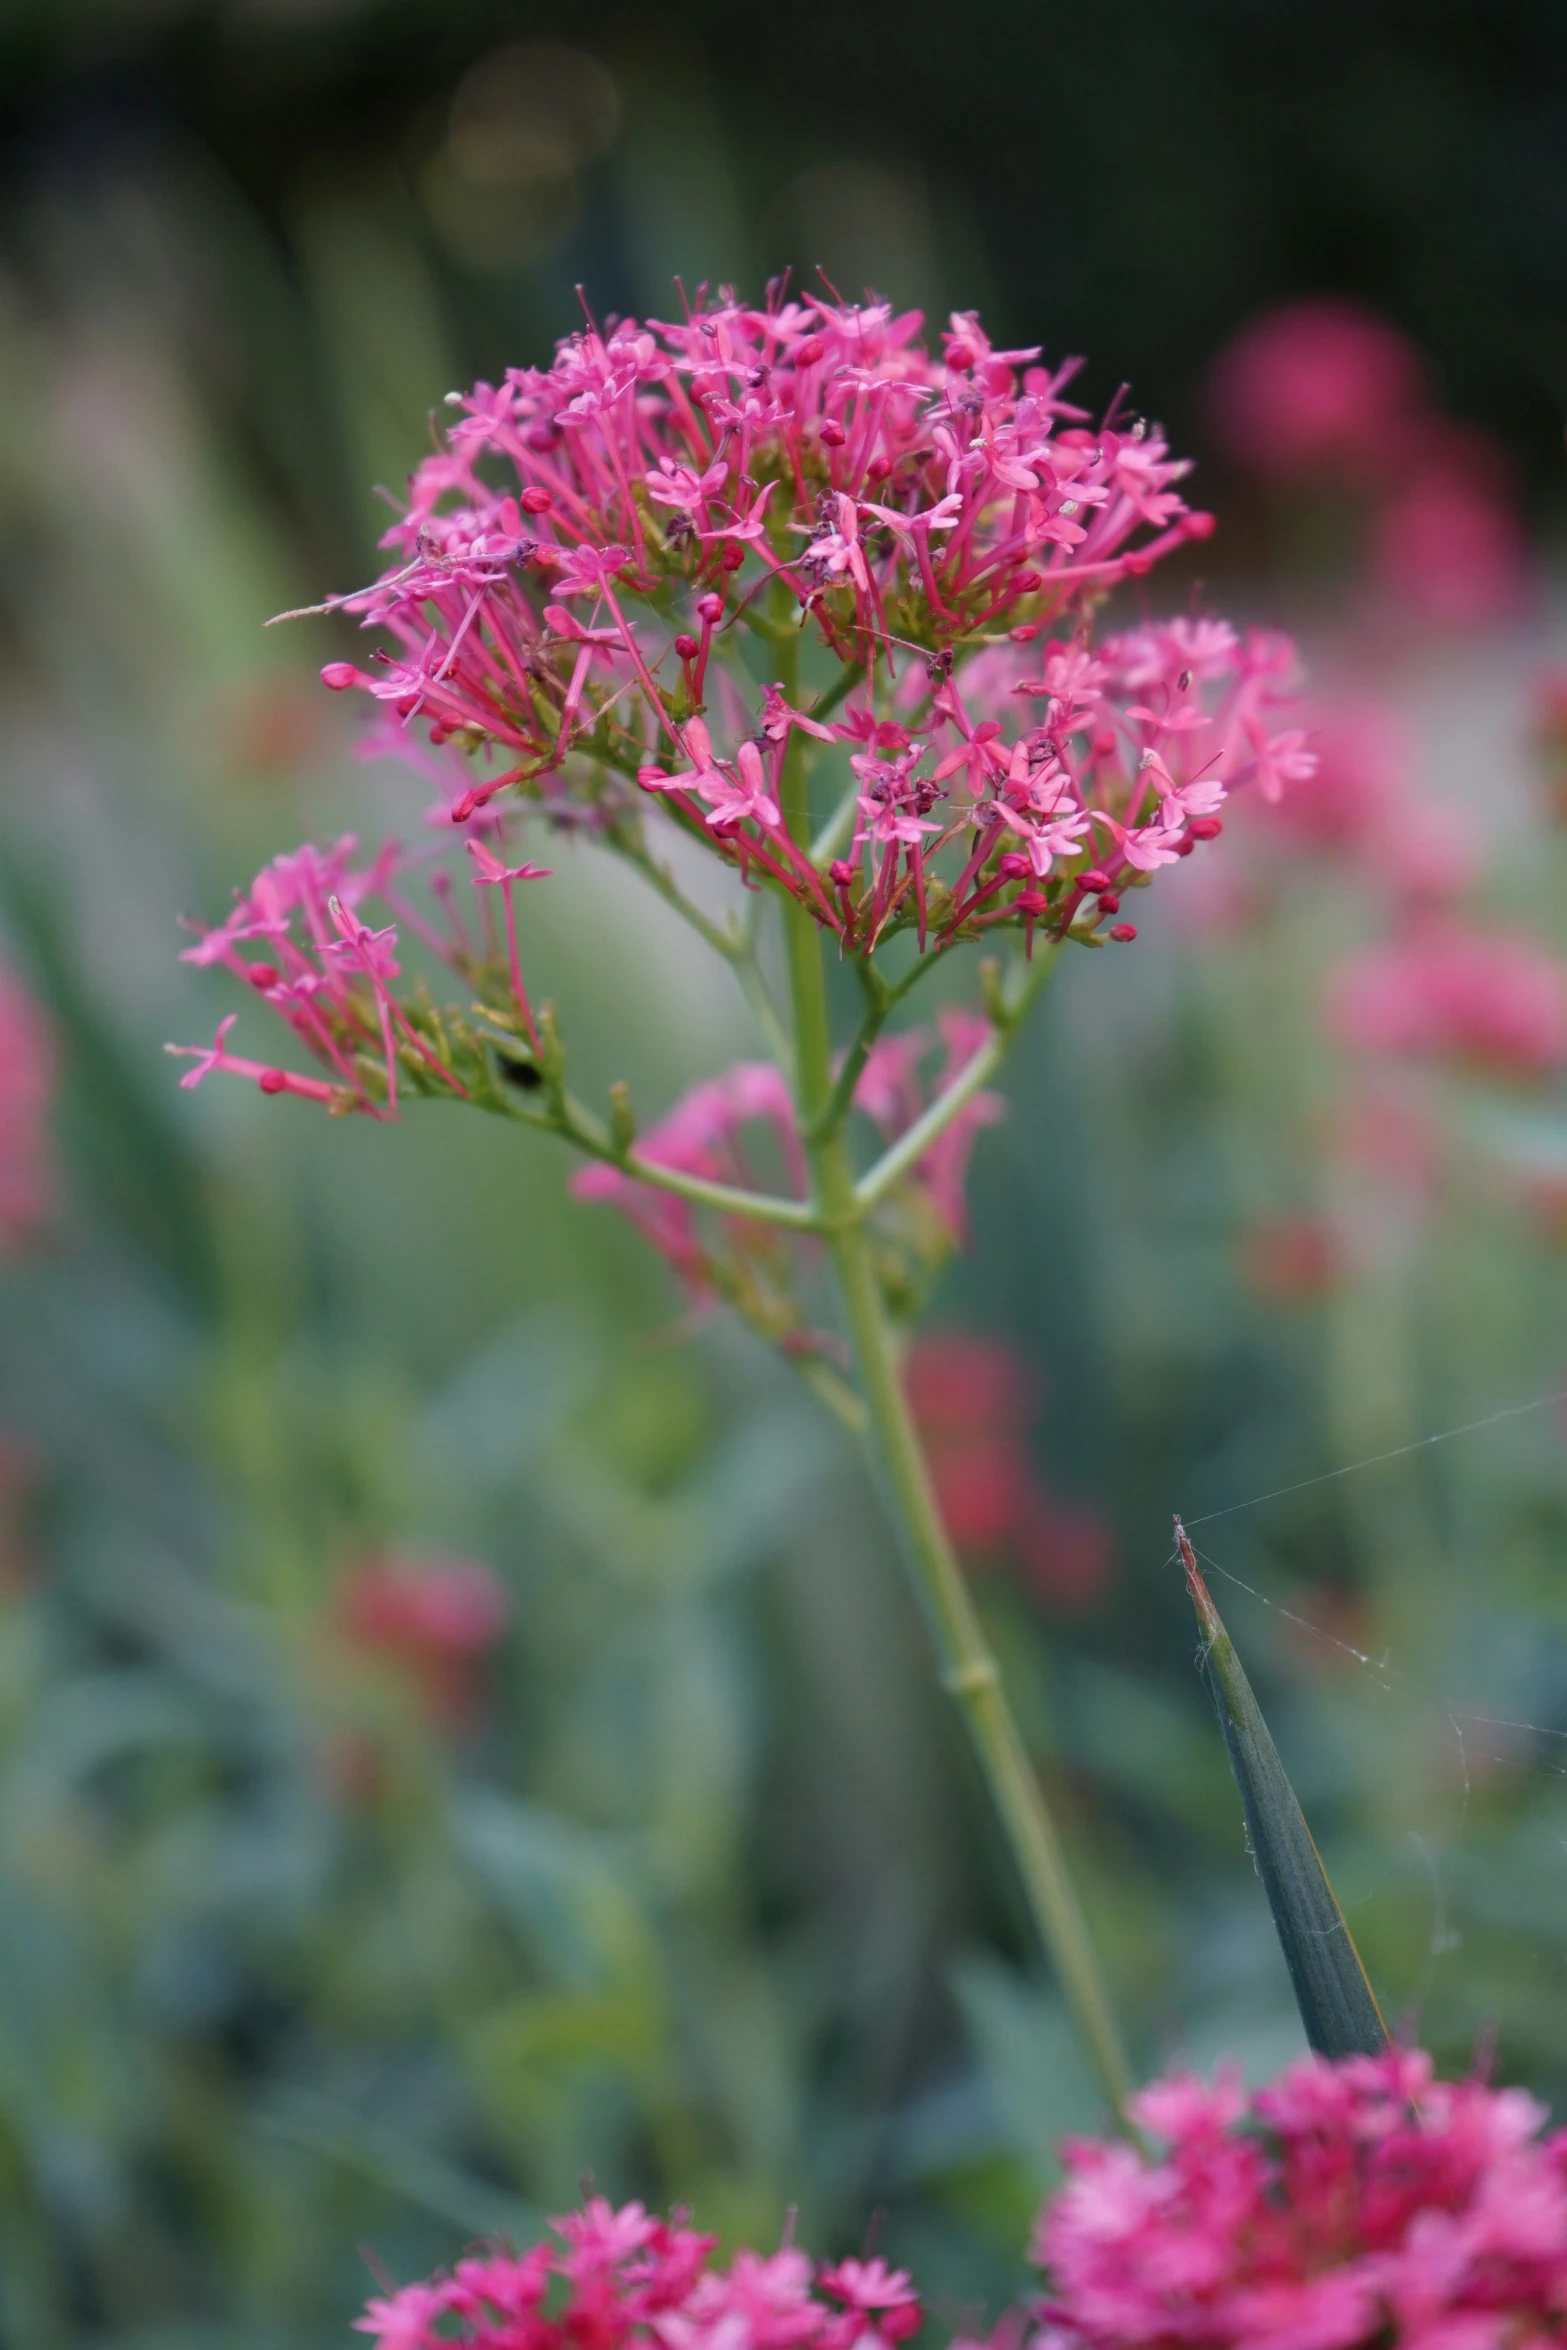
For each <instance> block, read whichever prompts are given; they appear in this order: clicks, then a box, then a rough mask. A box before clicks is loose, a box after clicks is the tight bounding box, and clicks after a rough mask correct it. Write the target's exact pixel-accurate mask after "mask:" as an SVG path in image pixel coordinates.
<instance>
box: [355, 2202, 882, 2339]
mask: <svg viewBox="0 0 1567 2350" xmlns="http://www.w3.org/2000/svg"><path fill="white" fill-rule="evenodd" d="M551 2226H552V2227H553V2229H554V2231H555V2233H556V2235H557V2236H559V2238H560V2239H561V2241H560V2243H559V2244H558V2245H556V2244H550V2243H543V2244H535V2245H534V2246H532V2247H531V2249H530V2250H528V2251H527V2252H524V2253H521V2254H517V2253H511V2252H501V2251H493V2252H480V2253H475V2254H470V2256H469V2257H468V2258H467V2259H465V2260H460V2261H459V2262H458V2264H457V2266H456V2267H455V2269H453V2270H452V2271H451V2273H450V2274H449V2275H447V2276H440V2277H434V2278H431V2279H430V2280H429V2281H428V2282H425V2283H420V2284H413V2285H404V2286H403V2287H402V2288H401V2290H400V2291H394V2292H391V2293H388V2294H386V2295H384V2296H383V2297H381V2298H380V2299H378V2300H374V2301H372V2302H371V2303H370V2305H369V2307H368V2309H367V2310H366V2312H365V2314H364V2316H363V2317H362V2318H360V2319H358V2320H357V2330H358V2331H359V2332H360V2333H363V2334H368V2335H370V2336H371V2337H372V2338H373V2339H374V2340H375V2341H376V2342H377V2343H379V2344H380V2346H381V2350H444V2346H445V2345H451V2344H460V2345H462V2350H582V2346H583V2345H585V2344H586V2345H591V2350H632V2346H635V2350H642V2346H643V2345H646V2346H647V2350H893V2346H894V2345H895V2344H897V2343H899V2342H903V2341H906V2340H907V2339H908V2337H909V2335H910V2334H912V2333H914V2332H916V2331H917V2329H918V2327H919V2325H920V2323H921V2320H922V2317H923V2314H924V2313H923V2311H922V2310H921V2308H920V2304H919V2301H918V2299H917V2297H916V2295H915V2293H914V2290H913V2288H912V2286H911V2284H910V2282H909V2279H908V2277H907V2275H906V2274H905V2273H904V2272H903V2271H902V2270H901V2269H890V2268H888V2267H887V2266H886V2264H885V2262H883V2261H880V2260H845V2261H840V2262H839V2263H838V2265H837V2266H836V2267H833V2268H817V2267H815V2266H814V2265H813V2263H812V2262H811V2260H810V2259H809V2257H808V2256H807V2255H806V2254H805V2253H804V2252H801V2251H798V2250H796V2249H795V2248H794V2247H793V2246H786V2247H785V2248H784V2249H783V2250H782V2251H779V2252H773V2253H757V2252H737V2253H736V2254H735V2256H734V2259H733V2260H732V2261H731V2262H730V2263H729V2264H728V2266H727V2267H720V2266H718V2265H717V2264H716V2263H715V2262H714V2260H713V2251H714V2247H715V2245H716V2243H717V2238H716V2237H714V2236H701V2235H698V2234H697V2233H696V2232H695V2230H694V2229H692V2228H690V2227H688V2226H686V2225H685V2224H684V2221H683V2219H682V2218H681V2217H680V2216H679V2215H677V2216H676V2217H675V2218H673V2219H670V2220H667V2221H666V2220H660V2219H654V2218H653V2217H652V2216H651V2215H650V2214H649V2213H648V2212H646V2211H645V2210H644V2209H643V2207H642V2205H641V2204H640V2203H627V2204H624V2205H622V2206H621V2208H620V2209H619V2210H616V2209H615V2208H614V2206H613V2205H611V2204H609V2203H607V2202H605V2201H604V2199H603V2198H602V2197H599V2196H595V2197H593V2198H592V2199H591V2200H590V2201H589V2202H587V2203H586V2204H585V2205H584V2206H583V2208H582V2209H581V2210H580V2211H574V2212H570V2213H568V2214H567V2215H566V2217H565V2218H563V2219H557V2220H554V2221H552V2222H551Z"/></svg>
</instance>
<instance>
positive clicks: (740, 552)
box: [723, 547, 745, 571]
mask: <svg viewBox="0 0 1567 2350" xmlns="http://www.w3.org/2000/svg"><path fill="white" fill-rule="evenodd" d="M744 561H745V549H744V547H725V549H724V553H723V566H724V569H725V570H726V571H738V570H739V568H740V566H741V564H742V563H743V562H744Z"/></svg>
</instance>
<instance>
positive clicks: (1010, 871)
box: [996, 849, 1033, 881]
mask: <svg viewBox="0 0 1567 2350" xmlns="http://www.w3.org/2000/svg"><path fill="white" fill-rule="evenodd" d="M1032 870H1033V868H1032V866H1031V865H1030V864H1029V861H1028V859H1027V858H1026V857H1021V856H1019V855H1018V852H1017V851H1016V849H1008V851H1007V853H1006V855H1005V856H1004V857H998V858H997V860H996V871H997V872H998V873H999V874H1000V876H1001V878H1002V880H1003V881H1021V880H1022V878H1023V876H1024V874H1025V873H1030V872H1032Z"/></svg>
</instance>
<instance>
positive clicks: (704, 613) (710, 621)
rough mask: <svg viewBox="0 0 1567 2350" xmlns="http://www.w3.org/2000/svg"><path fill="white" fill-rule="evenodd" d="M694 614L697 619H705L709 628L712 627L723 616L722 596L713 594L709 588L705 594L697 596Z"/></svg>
mask: <svg viewBox="0 0 1567 2350" xmlns="http://www.w3.org/2000/svg"><path fill="white" fill-rule="evenodd" d="M696 616H697V618H698V620H702V621H705V622H706V624H707V626H708V627H709V628H712V627H714V626H715V625H716V623H717V622H718V621H720V620H722V618H723V616H724V599H723V597H722V596H720V595H715V594H714V592H713V590H712V589H711V588H709V590H708V592H707V594H706V595H705V596H699V597H698V598H697V606H696Z"/></svg>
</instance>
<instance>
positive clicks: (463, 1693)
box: [337, 1551, 511, 1730]
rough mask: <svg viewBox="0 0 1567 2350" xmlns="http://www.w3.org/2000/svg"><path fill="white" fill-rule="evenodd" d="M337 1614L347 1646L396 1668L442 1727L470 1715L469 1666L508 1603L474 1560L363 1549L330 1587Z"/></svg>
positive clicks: (495, 1635)
mask: <svg viewBox="0 0 1567 2350" xmlns="http://www.w3.org/2000/svg"><path fill="white" fill-rule="evenodd" d="M337 1620H338V1624H339V1627H340V1629H341V1631H342V1634H343V1637H344V1638H345V1640H346V1641H347V1642H348V1645H349V1646H350V1647H351V1648H355V1649H357V1650H359V1651H360V1652H361V1653H362V1654H365V1655H370V1656H381V1657H385V1658H388V1659H390V1660H391V1661H393V1662H395V1663H397V1664H400V1665H402V1666H404V1667H405V1668H406V1669H407V1670H408V1671H409V1672H410V1673H411V1674H412V1676H413V1678H414V1679H415V1681H416V1682H417V1683H418V1686H419V1689H420V1693H421V1695H422V1697H423V1699H424V1701H425V1705H426V1708H427V1710H428V1712H429V1714H430V1716H431V1718H432V1719H433V1720H434V1721H435V1722H436V1723H437V1724H438V1725H439V1726H440V1727H442V1728H444V1729H449V1730H450V1729H457V1728H460V1727H461V1726H462V1725H463V1723H464V1722H466V1721H467V1719H468V1718H469V1716H470V1715H471V1713H472V1710H473V1667H474V1665H475V1663H476V1661H477V1659H478V1658H479V1657H481V1656H482V1655H483V1654H484V1652H485V1651H486V1649H489V1648H493V1647H494V1645H495V1643H496V1642H497V1641H498V1640H499V1639H500V1637H501V1635H502V1634H503V1633H504V1631H505V1630H506V1627H507V1624H508V1623H509V1622H510V1620H511V1601H510V1599H509V1597H508V1595H507V1592H506V1588H505V1586H504V1584H503V1583H502V1582H501V1580H500V1578H499V1576H498V1575H496V1573H495V1572H494V1570H493V1568H490V1567H487V1566H485V1565H484V1564H483V1562H482V1561H481V1560H479V1559H469V1558H431V1557H425V1556H424V1555H422V1554H418V1553H414V1552H405V1551H371V1552H368V1553H367V1554H366V1555H365V1556H364V1557H362V1558H360V1559H358V1560H356V1561H355V1563H354V1565H353V1566H352V1567H351V1568H350V1569H349V1571H348V1573H347V1574H346V1575H345V1577H344V1578H343V1581H342V1582H341V1584H340V1585H339V1587H338V1592H337Z"/></svg>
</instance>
